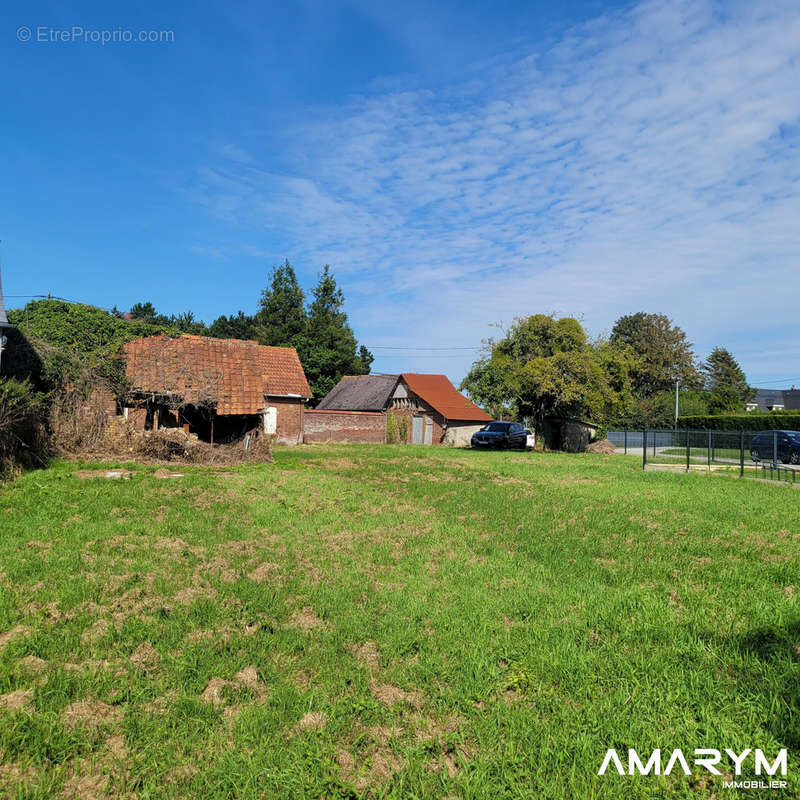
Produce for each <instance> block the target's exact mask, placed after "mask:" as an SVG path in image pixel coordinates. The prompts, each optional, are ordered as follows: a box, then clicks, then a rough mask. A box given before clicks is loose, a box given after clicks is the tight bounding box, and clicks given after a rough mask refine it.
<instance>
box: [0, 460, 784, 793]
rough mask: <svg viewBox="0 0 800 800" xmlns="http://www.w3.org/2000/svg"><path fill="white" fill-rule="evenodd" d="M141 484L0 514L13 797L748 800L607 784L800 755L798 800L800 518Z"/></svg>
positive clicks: (700, 484) (140, 473) (566, 477)
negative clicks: (781, 752) (639, 761)
mask: <svg viewBox="0 0 800 800" xmlns="http://www.w3.org/2000/svg"><path fill="white" fill-rule="evenodd" d="M81 466H83V467H85V468H89V469H95V468H96V465H81ZM129 466H130V468H131V469H132V470H133V476H132V478H131V479H130V480H125V481H120V480H108V479H102V478H97V479H90V480H81V479H79V478H78V477H77V476H76V475H74V474H73V473H74V471H75V469H76V466H75V465H73V464H68V463H63V462H61V463H57V464H55V465H54V466H53V468H51V469H49V470H46V471H41V472H33V473H28V474H26V475H24V476H23V477H22V478H21V479H20V480H18V481H17V482H15V483H14V484H11V485H9V486H6V487H4V488H2V489H0V521H1V522H0V579H1V580H0V695H2V697H1V698H0V705H2V706H9V705H15V706H18V707H17V708H0V796H2V795H3V793H5V794H6V795H7V796H10V797H20V798H23V797H25V798H50V797H54V796H65V797H66V796H80V797H82V798H90V797H92V796H101V795H102V793H105V794H107V795H108V796H111V797H134V796H135V797H137V798H178V797H181V798H184V797H185V798H234V797H236V798H255V797H259V798H261V797H263V798H272V797H281V798H282V797H292V798H294V797H296V798H301V797H304V798H311V797H349V798H354V797H359V796H374V797H398V798H399V797H404V798H405V797H412V798H427V797H474V798H491V799H492V800H497V798H519V797H530V798H565V800H566V798H645V797H647V798H655V797H686V798H688V797H709V796H710V795H711V794H712V793H713V792H716V794H717V796H718V797H720V796H729V795H730V796H734V795H733V793H732V792H727V791H725V790H723V789H722V788H721V785H720V783H719V782H720V781H721V780H722V779H721V778H715V779H711V778H706V777H704V776H703V775H702V774H701V773H696V774H695V775H693V776H692V777H686V776H684V775H683V774H682V773H681V772H677V774H673V775H671V776H667V777H665V776H659V777H646V778H645V777H641V776H637V777H627V776H626V777H621V776H618V775H616V774H613V775H612V774H610V773H608V774H606V775H605V776H603V777H600V776H598V775H597V774H596V773H597V769H598V767H599V765H600V762H601V760H602V758H603V756H604V754H605V752H606V749H607V748H609V747H614V748H616V749H618V750H619V751H620V752H621V753H622V754H623V756H624V755H625V751H627V749H628V748H629V747H634V748H636V749H637V750H638V752H639V753H640V754H642V755H646V754H648V753H649V752H650V751H651V750H652V749H653V748H656V747H660V748H661V749H662V750H664V751H667V752H670V751H671V750H672V749H673V748H682V749H683V750H684V752H686V753H687V754H689V755H691V751H692V750H693V749H694V748H696V747H697V748H699V747H713V748H717V749H720V750H722V749H724V748H726V747H730V748H733V749H737V751H741V749H743V748H745V747H752V748H756V747H759V748H762V749H763V750H764V751H765V752H767V753H768V754H769V753H772V752H773V751H776V749H777V748H779V747H788V748H790V755H789V767H790V770H789V778H788V780H789V787H790V789H789V791H788V792H787V795H788V796H797V795H798V793H800V780H799V779H798V777H797V771H796V767H797V763H796V759H797V752H798V747H799V746H800V709H799V706H800V698H799V695H800V689H799V688H798V687H799V686H800V668H798V666H799V665H798V651H799V649H800V608H799V607H798V593H796V592H795V587H798V590H800V572H798V566H799V564H800V554H799V552H798V543H799V542H800V530H799V529H798V519H800V493H797V492H793V491H790V490H788V489H786V488H785V487H783V486H776V485H769V484H763V483H757V482H753V481H739V480H737V479H735V478H728V477H711V476H706V475H682V474H673V473H658V472H646V473H645V472H643V471H642V470H641V461H640V459H639V458H636V457H630V458H626V457H623V456H589V455H578V456H575V455H540V454H535V453H472V452H465V451H455V450H448V449H445V448H423V447H420V448H412V447H389V446H387V447H370V446H339V447H310V448H296V449H292V450H287V449H282V450H279V451H278V452H277V454H276V462H275V463H274V464H271V465H266V466H244V467H238V468H227V469H211V468H187V469H185V470H183V469H182V471H183V472H185V477H183V478H174V479H164V480H162V479H158V478H156V477H155V475H154V474H153V473H154V472H155V468H154V467H141V466H140V467H136V466H135V465H129ZM18 626H20V627H19V630H18V631H17V633H16V634H14V635H5V634H7V633H8V632H11V631H13V630H15V629H16V628H17V627H18ZM250 668H252V669H250ZM237 676H238V677H237ZM748 763H749V764H750V765H752V760H750V761H749V762H748ZM751 774H752V773H751ZM770 796H771V797H776V796H782V793H781V792H772V793H770Z"/></svg>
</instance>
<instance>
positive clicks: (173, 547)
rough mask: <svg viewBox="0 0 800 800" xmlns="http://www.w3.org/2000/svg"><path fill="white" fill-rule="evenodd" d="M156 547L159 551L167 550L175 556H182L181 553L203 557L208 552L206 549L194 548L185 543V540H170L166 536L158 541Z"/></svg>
mask: <svg viewBox="0 0 800 800" xmlns="http://www.w3.org/2000/svg"><path fill="white" fill-rule="evenodd" d="M155 546H156V547H157V548H159V550H166V551H168V552H169V553H170V554H171V555H174V556H175V555H181V553H184V552H189V553H192V554H193V555H196V556H202V555H204V554H205V552H206V549H205V547H202V546H197V547H194V546H192V545H190V544H189V543H188V542H184V541H183V539H180V538H178V539H170V538H168V537H166V536H164V537H161V538H160V539H156V542H155Z"/></svg>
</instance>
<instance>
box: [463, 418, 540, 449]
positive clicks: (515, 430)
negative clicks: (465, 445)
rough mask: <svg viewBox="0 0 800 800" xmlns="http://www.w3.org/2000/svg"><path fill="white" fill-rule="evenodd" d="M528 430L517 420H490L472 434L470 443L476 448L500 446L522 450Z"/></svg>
mask: <svg viewBox="0 0 800 800" xmlns="http://www.w3.org/2000/svg"><path fill="white" fill-rule="evenodd" d="M527 443H528V431H527V430H525V428H524V427H523V426H522V425H520V424H519V422H490V423H489V424H488V425H484V426H483V427H482V428H481V429H480V430H479V431H477V432H476V433H473V434H472V440H471V444H472V446H473V447H474V448H476V449H485V450H488V449H489V448H502V449H504V450H509V449H520V450H524V449H525V447H526V446H527Z"/></svg>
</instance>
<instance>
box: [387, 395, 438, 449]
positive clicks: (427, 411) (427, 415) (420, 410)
mask: <svg viewBox="0 0 800 800" xmlns="http://www.w3.org/2000/svg"><path fill="white" fill-rule="evenodd" d="M389 413H390V414H393V415H394V416H395V417H396V418H397V420H398V422H399V421H400V418H401V417H402V418H405V420H406V427H407V428H408V436H407V438H406V444H411V442H412V436H413V432H414V427H413V426H414V417H415V416H421V417H422V418H423V420H428V419H432V420H433V436H432V440H431V444H442V443H443V441H444V435H445V420H444V418H443V417H442V415H441V414H440V413H439V412H438V411H434V410H433V409H432V408H430V407H428V408H425V407H423V406H422V405H421V404H420V403H418V407H416V408H414V407H403V406H394V407H393V408H392V409H391V410H390V411H389ZM424 431H425V428H424V423H423V435H424Z"/></svg>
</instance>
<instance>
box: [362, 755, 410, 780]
mask: <svg viewBox="0 0 800 800" xmlns="http://www.w3.org/2000/svg"><path fill="white" fill-rule="evenodd" d="M402 768H403V764H402V762H401V761H400V759H399V758H398V757H397V756H396V755H395V754H394V753H393V752H392V751H391V750H389V749H388V748H380V749H379V750H377V751H376V752H375V755H373V756H372V764H370V768H369V774H370V776H371V777H372V779H373V781H379V782H381V783H385V782H386V781H387V780H389V778H391V777H392V775H394V773H395V772H400V770H401V769H402Z"/></svg>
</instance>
